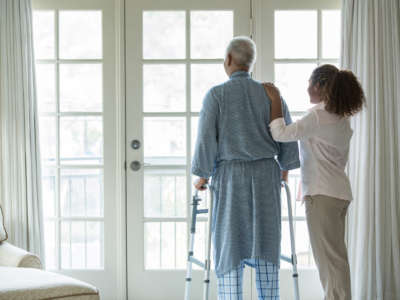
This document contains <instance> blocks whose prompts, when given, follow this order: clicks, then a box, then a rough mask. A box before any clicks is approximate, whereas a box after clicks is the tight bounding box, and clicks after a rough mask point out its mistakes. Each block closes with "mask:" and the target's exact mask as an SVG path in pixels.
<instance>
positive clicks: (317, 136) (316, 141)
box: [264, 65, 365, 300]
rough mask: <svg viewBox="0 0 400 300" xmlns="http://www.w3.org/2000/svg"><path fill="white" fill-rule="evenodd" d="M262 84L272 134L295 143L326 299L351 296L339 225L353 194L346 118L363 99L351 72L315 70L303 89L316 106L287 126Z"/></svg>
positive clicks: (269, 88)
mask: <svg viewBox="0 0 400 300" xmlns="http://www.w3.org/2000/svg"><path fill="white" fill-rule="evenodd" d="M264 88H265V90H266V92H267V94H268V96H269V98H270V99H271V101H272V104H271V123H270V129H271V133H272V137H273V138H274V139H275V140H276V141H279V142H289V141H296V140H299V141H300V163H301V179H302V196H303V199H304V200H305V203H306V216H307V224H308V230H309V233H310V241H311V247H312V250H313V253H314V257H315V262H316V264H317V267H318V271H319V276H320V280H321V283H322V286H323V288H324V292H325V299H326V300H348V299H351V286H350V270H349V263H348V258H347V250H346V245H345V242H344V233H345V231H344V229H345V216H346V213H347V207H348V206H349V203H350V201H351V200H352V193H351V187H350V182H349V179H348V177H347V175H346V173H345V171H344V170H345V166H346V164H347V160H348V153H349V143H350V139H351V136H352V134H353V131H352V129H351V127H350V122H349V117H350V116H352V115H354V114H355V113H357V112H358V111H360V110H361V109H362V107H363V104H364V101H365V99H364V93H363V90H362V88H361V85H360V83H359V82H358V81H357V78H356V77H355V76H354V74H353V73H352V72H350V71H344V70H338V69H337V68H336V67H335V66H333V65H323V66H320V67H318V68H316V69H315V70H314V71H313V73H312V74H311V78H310V80H309V87H308V93H309V95H310V101H311V103H313V104H316V105H315V106H314V107H313V108H312V109H310V111H309V112H308V113H307V114H306V115H305V116H304V117H303V118H302V119H300V120H298V121H297V122H295V123H292V124H290V125H285V121H284V119H283V118H282V108H281V101H280V94H279V90H278V89H277V88H275V87H274V86H273V84H271V83H267V84H264Z"/></svg>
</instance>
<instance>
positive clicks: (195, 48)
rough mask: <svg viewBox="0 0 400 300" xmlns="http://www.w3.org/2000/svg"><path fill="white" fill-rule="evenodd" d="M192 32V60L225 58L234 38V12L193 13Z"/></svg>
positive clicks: (191, 19) (191, 16)
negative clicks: (227, 48)
mask: <svg viewBox="0 0 400 300" xmlns="http://www.w3.org/2000/svg"><path fill="white" fill-rule="evenodd" d="M190 30H191V33H190V36H191V40H190V51H191V52H190V53H191V57H192V58H224V57H225V50H226V47H227V46H228V43H229V41H230V40H231V39H232V37H233V12H232V11H192V12H191V13H190Z"/></svg>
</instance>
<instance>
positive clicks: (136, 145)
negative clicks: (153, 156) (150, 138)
mask: <svg viewBox="0 0 400 300" xmlns="http://www.w3.org/2000/svg"><path fill="white" fill-rule="evenodd" d="M131 147H132V149H134V150H137V149H139V148H140V141H139V140H133V141H132V143H131Z"/></svg>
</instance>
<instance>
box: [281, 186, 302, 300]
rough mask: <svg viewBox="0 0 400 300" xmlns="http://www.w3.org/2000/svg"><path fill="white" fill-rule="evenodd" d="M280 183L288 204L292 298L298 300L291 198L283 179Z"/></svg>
mask: <svg viewBox="0 0 400 300" xmlns="http://www.w3.org/2000/svg"><path fill="white" fill-rule="evenodd" d="M282 183H283V186H284V187H285V191H286V198H287V202H288V203H287V205H288V217H289V231H290V246H291V252H292V267H293V273H292V277H293V285H294V299H295V300H300V293H299V282H298V277H299V274H298V273H297V256H296V245H295V236H294V228H293V214H292V200H291V196H290V190H289V186H288V185H287V183H286V182H285V181H282Z"/></svg>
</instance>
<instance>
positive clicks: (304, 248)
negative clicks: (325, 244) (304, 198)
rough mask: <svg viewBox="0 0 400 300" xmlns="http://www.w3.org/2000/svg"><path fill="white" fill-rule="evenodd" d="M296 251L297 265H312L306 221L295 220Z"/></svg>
mask: <svg viewBox="0 0 400 300" xmlns="http://www.w3.org/2000/svg"><path fill="white" fill-rule="evenodd" d="M296 253H297V261H298V264H299V266H306V267H312V266H314V259H313V256H312V251H311V246H310V238H309V234H308V228H307V223H306V221H296Z"/></svg>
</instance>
